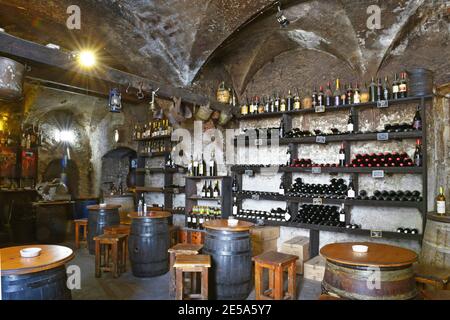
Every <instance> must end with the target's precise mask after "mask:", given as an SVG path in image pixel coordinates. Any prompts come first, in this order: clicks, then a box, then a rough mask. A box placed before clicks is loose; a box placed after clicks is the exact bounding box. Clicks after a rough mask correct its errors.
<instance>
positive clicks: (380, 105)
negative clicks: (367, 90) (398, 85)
mask: <svg viewBox="0 0 450 320" xmlns="http://www.w3.org/2000/svg"><path fill="white" fill-rule="evenodd" d="M387 107H389V101H388V100H379V101H377V108H387Z"/></svg>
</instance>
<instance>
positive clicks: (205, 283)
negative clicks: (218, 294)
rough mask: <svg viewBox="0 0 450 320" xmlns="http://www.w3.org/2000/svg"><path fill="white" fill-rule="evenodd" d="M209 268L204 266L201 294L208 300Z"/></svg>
mask: <svg viewBox="0 0 450 320" xmlns="http://www.w3.org/2000/svg"><path fill="white" fill-rule="evenodd" d="M208 270H209V269H208V268H202V281H201V283H202V289H201V295H202V299H203V300H208Z"/></svg>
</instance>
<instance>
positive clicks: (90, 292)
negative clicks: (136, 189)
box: [67, 244, 320, 300]
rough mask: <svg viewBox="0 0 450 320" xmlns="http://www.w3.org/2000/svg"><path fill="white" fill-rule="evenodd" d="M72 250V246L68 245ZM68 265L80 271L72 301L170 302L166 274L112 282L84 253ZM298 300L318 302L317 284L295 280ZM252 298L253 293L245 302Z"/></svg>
mask: <svg viewBox="0 0 450 320" xmlns="http://www.w3.org/2000/svg"><path fill="white" fill-rule="evenodd" d="M67 245H68V246H69V247H73V246H72V245H71V244H67ZM68 265H77V266H79V267H80V270H81V289H80V290H73V291H72V298H73V299H74V300H169V299H172V298H171V297H170V296H169V289H168V288H169V274H168V273H167V274H165V275H162V276H159V277H155V278H136V277H134V276H133V275H132V273H131V271H130V267H129V265H128V266H127V272H126V273H124V274H122V275H121V276H120V278H117V279H114V278H113V277H112V275H111V274H110V273H103V274H102V277H101V278H95V275H94V265H95V261H94V255H90V254H89V253H88V251H87V249H80V250H76V251H75V258H74V259H73V260H72V261H71V262H70V263H68ZM297 284H299V285H298V287H299V289H298V290H297V292H298V299H300V300H317V298H318V296H319V295H320V282H318V281H312V280H307V279H303V277H298V278H297ZM254 298H255V292H254V290H253V291H252V292H251V293H250V295H249V297H248V299H249V300H252V299H254Z"/></svg>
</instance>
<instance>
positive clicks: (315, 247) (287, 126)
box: [231, 96, 433, 256]
mask: <svg viewBox="0 0 450 320" xmlns="http://www.w3.org/2000/svg"><path fill="white" fill-rule="evenodd" d="M432 98H433V97H432V96H421V97H408V98H403V99H397V100H389V101H388V107H387V108H388V109H389V108H391V107H396V108H397V107H400V106H402V105H405V104H411V103H418V104H419V105H420V114H421V118H422V131H417V132H404V133H389V140H392V139H400V140H401V139H416V138H417V139H421V140H422V155H423V159H424V161H423V165H422V167H380V168H373V167H372V168H367V167H365V168H360V167H356V168H353V167H317V166H316V167H290V166H284V165H282V166H278V167H275V170H274V166H272V167H271V168H265V167H261V166H252V165H249V166H242V165H238V166H233V167H232V168H231V171H232V172H234V174H235V175H236V177H237V181H238V185H239V191H242V189H241V188H242V179H243V175H249V176H252V175H253V174H257V173H261V172H262V171H264V170H265V169H267V170H268V171H270V172H278V173H280V172H282V173H284V178H285V180H284V181H285V185H286V186H287V187H288V186H291V185H292V183H293V178H292V174H293V173H295V172H304V173H311V174H323V173H328V174H331V175H332V174H338V173H347V174H350V175H351V178H352V179H353V183H354V187H355V193H356V194H358V193H359V188H358V177H359V175H360V174H372V173H373V171H383V173H384V174H387V175H390V174H417V175H420V176H421V180H422V191H421V194H422V197H423V201H421V202H406V201H377V200H354V199H326V198H321V201H322V203H323V204H330V205H339V204H344V208H345V212H346V218H345V220H346V223H349V222H350V220H351V216H350V214H351V210H350V209H351V207H352V206H374V207H381V206H383V207H405V208H407V207H410V208H417V209H418V210H419V211H420V213H421V218H422V230H424V228H425V222H426V212H427V199H428V191H427V160H426V159H427V135H426V129H427V122H426V109H427V104H426V103H428V102H431V101H432ZM430 105H431V103H430ZM378 107H380V106H379V105H378V104H377V103H371V102H369V103H363V104H357V105H346V106H339V107H329V108H326V112H325V113H327V112H329V111H339V110H348V111H349V112H351V115H352V117H353V120H354V131H355V132H358V131H359V124H358V115H359V111H360V110H365V109H368V108H378ZM380 109H381V108H380ZM382 109H386V108H382ZM313 113H315V110H314V109H302V110H297V111H287V112H279V113H262V114H249V115H244V116H240V117H239V119H240V120H245V119H262V118H267V117H277V116H279V117H282V119H283V123H284V132H288V131H290V130H292V118H293V116H295V115H300V114H313ZM321 114H323V113H321ZM325 137H326V141H327V142H343V143H344V144H345V159H346V162H347V163H349V161H350V159H351V142H353V141H370V140H374V141H377V140H378V139H377V134H376V133H354V134H345V135H331V136H325ZM238 139H244V136H238V137H237V139H236V140H238ZM267 141H269V140H267ZM241 142H242V141H241ZM311 143H316V137H300V138H289V139H287V138H281V139H280V140H279V144H280V145H288V149H289V153H290V157H291V160H294V159H296V158H297V156H298V146H299V145H300V144H311ZM246 144H248V141H247V142H246ZM240 145H242V143H241V144H240ZM249 171H250V172H249ZM374 179H375V178H374ZM233 196H234V197H236V201H237V203H238V208H239V209H240V208H241V207H242V200H243V199H260V200H273V201H286V202H287V204H288V206H289V208H290V211H291V213H292V215H293V216H292V218H291V221H292V220H293V219H294V218H295V216H296V215H297V212H298V206H299V203H313V202H314V198H296V197H289V196H284V195H281V194H280V195H270V194H269V195H260V196H258V197H256V196H255V197H252V195H249V194H245V195H243V194H236V193H235V194H233ZM244 220H246V219H244ZM265 225H278V226H289V227H298V228H304V229H309V232H310V252H311V255H312V256H315V255H317V254H318V253H319V239H320V231H328V232H340V233H348V234H354V235H360V236H367V237H373V238H377V237H378V238H379V237H382V238H391V239H409V240H417V241H422V235H421V234H404V233H397V232H392V231H383V230H366V229H363V228H362V229H347V228H340V227H331V226H324V225H312V224H302V223H293V222H271V221H266V222H265Z"/></svg>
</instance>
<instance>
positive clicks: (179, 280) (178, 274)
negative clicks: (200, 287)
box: [175, 269, 184, 300]
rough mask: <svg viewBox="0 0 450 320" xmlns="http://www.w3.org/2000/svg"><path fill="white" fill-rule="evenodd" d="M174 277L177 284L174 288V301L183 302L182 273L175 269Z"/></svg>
mask: <svg viewBox="0 0 450 320" xmlns="http://www.w3.org/2000/svg"><path fill="white" fill-rule="evenodd" d="M175 274H176V276H175V279H176V282H177V286H176V287H177V288H176V294H175V299H176V300H183V291H184V288H183V271H182V270H181V269H176V272H175Z"/></svg>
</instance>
